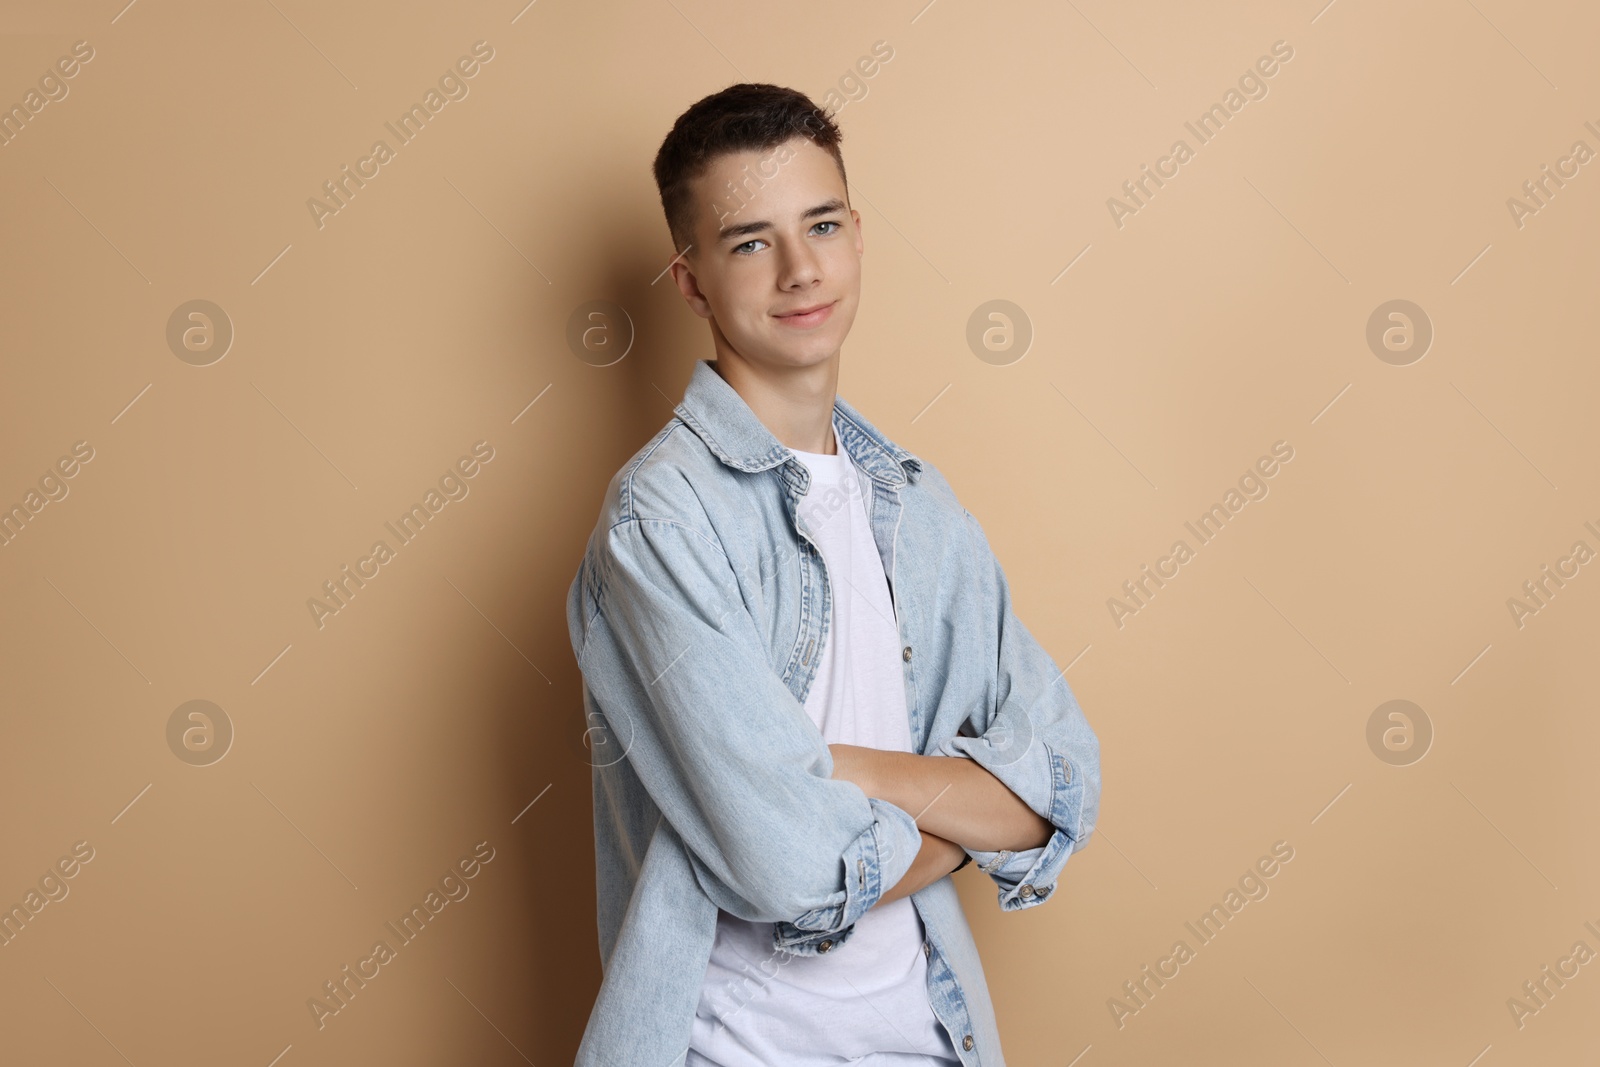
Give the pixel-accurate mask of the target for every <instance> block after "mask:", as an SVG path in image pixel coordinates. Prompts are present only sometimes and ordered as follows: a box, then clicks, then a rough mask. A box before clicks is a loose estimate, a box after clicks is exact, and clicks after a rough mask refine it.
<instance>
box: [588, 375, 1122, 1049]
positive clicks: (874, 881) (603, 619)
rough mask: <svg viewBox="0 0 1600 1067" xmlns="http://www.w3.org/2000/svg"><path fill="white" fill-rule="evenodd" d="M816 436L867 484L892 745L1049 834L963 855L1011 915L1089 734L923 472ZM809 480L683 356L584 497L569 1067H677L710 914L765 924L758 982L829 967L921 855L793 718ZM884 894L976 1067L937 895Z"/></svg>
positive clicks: (822, 632)
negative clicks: (654, 407)
mask: <svg viewBox="0 0 1600 1067" xmlns="http://www.w3.org/2000/svg"><path fill="white" fill-rule="evenodd" d="M833 425H834V429H835V431H836V433H837V435H838V441H839V446H840V447H841V448H843V449H844V450H845V451H847V452H848V453H849V455H850V457H851V459H852V460H854V461H855V463H856V464H857V465H858V466H859V467H861V469H862V470H864V471H865V472H866V474H867V475H868V476H869V477H870V478H871V483H872V492H871V497H870V500H868V501H867V506H868V514H869V515H870V517H871V524H872V533H873V537H874V539H875V540H876V541H877V544H878V551H879V553H880V555H881V556H882V558H883V567H884V573H885V574H886V575H887V576H888V577H889V584H890V592H891V596H892V599H893V603H894V612H895V617H896V621H897V623H898V626H899V630H900V638H901V644H902V645H903V653H902V659H903V661H904V667H905V684H906V706H907V708H908V709H909V712H910V716H911V740H912V745H913V749H914V751H916V752H919V753H922V754H924V755H930V756H931V755H942V756H949V757H954V758H970V759H973V760H976V761H977V762H978V763H980V764H982V765H983V766H984V767H985V768H987V769H988V770H989V771H991V772H992V773H993V774H994V775H995V776H996V777H997V778H999V779H1000V781H1001V782H1003V783H1005V785H1007V786H1008V787H1009V788H1010V789H1011V790H1012V791H1013V792H1015V793H1016V794H1017V795H1018V796H1019V797H1021V798H1022V800H1023V801H1024V802H1026V803H1027V805H1028V806H1029V807H1030V808H1032V809H1033V810H1034V811H1036V812H1038V813H1039V814H1040V815H1041V816H1043V817H1044V818H1045V819H1047V820H1049V822H1050V823H1051V824H1052V825H1053V826H1054V828H1055V831H1054V833H1053V834H1052V835H1051V837H1050V840H1049V841H1048V842H1046V843H1045V844H1044V845H1043V846H1041V847H1038V848H1032V849H1027V850H1025V851H1020V852H1010V851H999V852H986V851H979V850H969V851H970V853H971V855H972V857H973V861H974V865H975V866H978V867H979V868H980V869H981V870H983V871H984V872H985V873H986V874H987V875H988V877H989V878H991V879H993V881H994V884H995V885H996V886H997V887H998V890H999V892H998V898H999V903H1000V907H1001V908H1002V909H1004V910H1006V911H1015V910H1019V909H1022V908H1030V907H1036V906H1037V905H1039V904H1042V903H1044V902H1045V901H1046V900H1048V899H1050V898H1051V897H1052V896H1054V895H1055V888H1056V881H1057V879H1058V878H1059V877H1060V876H1061V871H1062V869H1063V868H1064V867H1065V865H1066V862H1067V857H1068V856H1070V855H1071V854H1072V853H1073V852H1075V851H1077V850H1078V849H1081V848H1083V846H1084V845H1085V844H1087V843H1088V840H1089V835H1090V833H1091V832H1092V831H1093V830H1094V825H1095V818H1096V814H1097V812H1098V810H1099V805H1100V749H1099V742H1098V740H1097V738H1096V737H1095V734H1094V731H1093V730H1092V729H1091V728H1090V727H1089V724H1088V723H1087V722H1086V721H1085V720H1084V717H1083V713H1082V711H1081V710H1079V708H1078V703H1077V701H1076V700H1075V699H1074V697H1073V695H1072V690H1071V689H1070V688H1069V687H1068V685H1067V681H1066V679H1065V677H1063V674H1062V671H1061V669H1060V668H1059V667H1058V666H1057V665H1056V663H1055V661H1054V660H1052V659H1051V657H1050V655H1049V653H1047V652H1046V651H1045V650H1044V648H1043V647H1041V646H1040V644H1039V643H1038V642H1037V641H1036V640H1035V639H1034V638H1033V636H1032V635H1031V634H1030V633H1029V632H1028V630H1027V628H1026V627H1024V626H1023V624H1022V623H1021V622H1020V621H1019V620H1018V619H1017V617H1016V615H1015V614H1014V613H1013V611H1012V604H1011V595H1010V591H1009V589H1008V587H1007V584H1006V578H1005V574H1004V572H1003V571H1002V570H1001V568H1000V564H999V562H998V561H997V560H996V559H995V556H994V553H993V552H992V551H991V549H990V547H989V542H988V539H987V538H986V537H985V536H984V533H983V529H982V527H981V526H980V525H979V524H978V520H977V519H975V518H973V517H972V515H971V514H970V513H969V512H967V511H966V509H965V508H963V507H962V506H961V504H960V502H959V501H958V500H957V499H956V496H955V493H954V492H953V491H952V490H951V488H950V484H949V483H948V482H947V481H945V479H944V476H943V475H941V474H940V473H939V471H938V470H937V469H936V468H935V467H934V466H933V465H932V464H929V463H927V462H925V461H924V460H921V459H918V458H917V457H916V456H914V455H912V454H911V453H910V452H908V451H906V450H905V449H903V448H901V447H900V446H899V445H896V444H895V443H894V442H893V441H890V440H889V439H888V438H887V437H885V436H884V435H883V434H881V433H880V432H878V430H877V429H875V428H874V427H873V426H872V425H871V424H870V423H868V422H867V420H866V419H865V418H863V417H862V416H861V413H860V412H858V411H856V409H855V408H854V407H852V406H851V405H850V404H848V403H846V402H845V401H844V399H843V398H842V397H836V398H835V400H834V408H833ZM809 481H810V474H809V472H808V471H807V470H806V468H805V466H804V465H803V464H802V463H800V462H799V460H797V459H796V458H795V456H794V454H793V453H792V452H790V451H789V450H788V449H787V448H785V447H784V446H783V444H781V443H780V442H779V441H778V439H777V438H776V437H774V436H773V435H772V433H771V431H769V430H768V429H767V428H766V426H765V425H763V424H762V422H761V421H760V419H758V418H757V417H756V415H755V413H754V412H752V411H751V410H750V407H749V405H747V404H746V403H745V402H744V399H743V398H742V397H740V396H739V394H738V393H737V392H736V391H735V390H734V389H733V387H732V386H731V385H729V384H728V383H727V382H726V381H724V380H723V379H722V377H721V376H720V375H719V374H718V373H717V372H716V371H715V370H714V369H713V368H712V364H711V363H710V362H708V361H705V360H701V361H698V362H697V363H696V364H695V367H694V372H693V374H692V375H691V377H690V380H689V385H688V388H687V389H686V390H685V392H684V397H683V402H682V403H681V404H679V405H678V406H677V408H676V409H675V416H674V418H673V419H672V420H671V421H669V422H668V423H667V425H666V426H665V427H663V428H662V430H661V431H660V432H659V433H657V434H656V435H655V436H654V437H653V438H651V439H650V441H649V442H647V443H646V444H645V445H644V446H643V447H642V448H640V449H639V451H638V452H637V453H635V454H634V456H633V457H632V458H631V459H630V460H629V461H628V462H627V463H626V464H625V465H624V466H623V467H622V469H621V470H619V471H618V472H617V473H616V475H615V476H614V477H613V478H612V479H611V482H610V484H609V485H608V486H607V487H606V492H605V498H604V501H603V503H602V505H601V508H600V518H599V521H598V522H597V523H596V525H595V528H594V532H593V533H592V534H591V536H590V538H589V541H588V545H587V547H586V550H585V553H584V557H583V562H582V564H581V565H580V567H579V569H578V574H577V577H576V578H575V579H574V580H573V583H572V587H571V589H570V591H569V593H568V597H567V626H568V630H569V633H570V636H571V638H572V647H573V651H574V652H575V653H576V655H577V659H578V665H579V668H580V669H581V671H582V673H583V703H584V713H585V724H586V727H587V730H588V733H587V740H588V743H589V746H590V762H591V763H592V764H593V766H594V772H593V784H594V836H595V887H596V891H597V895H598V918H599V929H600V959H601V964H602V968H603V972H604V978H603V980H602V982H601V986H600V993H599V996H598V997H597V998H596V1000H595V1003H594V1007H593V1010H592V1011H591V1013H590V1016H589V1021H588V1025H587V1027H586V1028H585V1030H584V1034H583V1042H582V1044H581V1046H580V1047H579V1050H578V1058H577V1067H673V1065H675V1064H682V1063H683V1061H684V1054H685V1052H686V1050H687V1047H688V1044H689V1035H690V1024H691V1022H692V1020H693V1018H694V1014H695V1010H696V1005H697V1003H698V1001H699V998H700V989H701V984H702V982H703V980H704V978H705V973H706V965H707V963H708V961H709V959H710V954H711V945H712V940H713V937H714V935H715V932H716V919H717V909H718V908H722V909H724V910H726V911H728V912H731V913H732V914H734V915H736V916H738V917H739V918H742V919H747V920H750V921H752V922H771V923H774V924H775V925H774V928H773V931H774V936H773V953H774V954H773V957H772V960H773V961H775V962H774V963H773V964H772V969H771V970H770V971H768V970H767V968H765V967H764V968H763V970H764V971H766V973H768V974H771V973H776V969H777V967H778V966H781V962H782V960H783V959H784V958H785V957H784V956H783V955H782V954H783V953H795V954H801V955H810V954H815V953H819V952H839V953H844V954H846V955H848V953H849V952H850V935H851V934H852V933H853V932H854V926H853V924H854V923H855V921H856V920H857V919H859V918H860V917H861V915H862V914H863V913H864V912H865V911H866V910H867V909H868V908H870V907H871V906H872V905H873V904H874V903H876V902H877V900H878V898H879V897H880V896H881V895H882V894H883V893H884V892H886V891H887V890H889V889H890V888H891V887H893V886H894V884H895V883H896V882H897V881H899V880H900V877H901V876H902V875H904V874H905V873H906V871H907V870H908V869H909V868H910V866H911V861H912V860H913V859H914V858H915V856H916V853H917V850H918V849H919V848H920V847H921V837H920V835H919V833H918V830H917V824H916V823H915V822H914V821H913V820H912V817H911V815H910V814H909V813H907V812H906V811H904V810H903V809H901V808H899V807H896V806H895V805H893V804H890V803H888V802H887V801H884V800H880V799H878V798H875V797H868V796H867V795H866V794H865V793H864V792H863V791H862V790H861V789H860V788H859V787H858V786H856V785H855V784H854V783H853V782H849V781H846V780H844V779H834V778H832V777H831V775H832V773H833V758H832V754H831V752H830V751H829V749H828V746H827V744H826V743H825V742H824V741H823V739H822V735H821V734H820V732H819V731H818V730H817V728H816V726H815V724H813V722H812V721H811V719H810V717H809V716H808V715H807V714H806V711H805V698H806V691H807V689H808V688H809V687H810V685H811V681H812V677H813V676H814V674H815V672H816V669H817V665H818V663H819V661H820V660H821V655H820V651H821V649H822V646H823V642H824V641H825V640H826V638H827V634H828V626H829V624H830V622H831V619H832V600H833V591H832V589H831V588H830V586H829V580H828V575H827V574H826V571H825V569H824V567H823V561H822V557H821V554H820V553H819V552H818V550H817V548H816V546H815V545H814V544H813V543H812V542H811V540H810V538H809V537H808V535H807V532H806V530H805V529H804V522H803V512H801V511H800V509H799V508H798V507H797V505H798V504H799V502H800V499H801V498H802V497H804V496H805V494H806V491H807V487H808V484H809ZM1064 558H1065V557H1064ZM911 899H912V901H914V902H915V905H916V908H917V912H918V914H920V915H921V917H922V921H923V924H924V927H925V929H926V931H927V940H926V941H925V943H924V945H923V952H924V953H925V954H926V956H927V959H928V997H929V1001H930V1002H931V1004H932V1005H933V1009H934V1012H935V1014H936V1015H937V1016H938V1017H939V1019H940V1021H941V1022H942V1023H943V1024H944V1026H945V1027H946V1028H947V1030H948V1031H949V1034H950V1037H951V1041H952V1043H953V1044H954V1046H955V1048H956V1052H957V1054H958V1055H959V1056H960V1057H961V1062H962V1063H963V1064H964V1065H966V1067H977V1065H979V1064H981V1065H983V1067H1002V1065H1003V1064H1004V1063H1005V1059H1004V1056H1003V1054H1002V1052H1001V1049H1000V1032H999V1029H998V1027H997V1026H996V1024H995V1016H994V1008H993V1005H992V1003H991V1001H990V999H989V989H988V985H987V982H986V981H985V978H984V973H983V966H982V964H981V963H980V961H979V959H978V950H977V947H976V945H975V944H974V943H973V939H972V931H971V929H970V928H969V927H968V925H967V920H966V916H965V914H964V913H963V912H962V908H961V901H960V898H959V896H958V895H957V893H956V889H955V884H954V882H953V881H952V880H951V878H950V877H948V876H946V877H944V878H941V879H939V880H938V881H937V882H934V883H933V884H932V885H929V886H927V887H926V888H924V889H921V890H919V891H918V892H916V893H914V894H913V895H912V897H911ZM752 980H753V981H755V982H760V981H762V980H764V978H763V975H760V974H753V975H752ZM759 1005H760V1001H759V998H758V997H757V998H755V999H753V1001H752V1004H751V1008H752V1010H759Z"/></svg>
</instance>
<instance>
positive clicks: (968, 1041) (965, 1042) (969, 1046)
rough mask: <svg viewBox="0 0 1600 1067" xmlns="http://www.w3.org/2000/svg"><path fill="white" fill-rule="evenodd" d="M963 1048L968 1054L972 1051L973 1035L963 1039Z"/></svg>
mask: <svg viewBox="0 0 1600 1067" xmlns="http://www.w3.org/2000/svg"><path fill="white" fill-rule="evenodd" d="M961 1047H962V1048H964V1049H966V1050H967V1051H968V1052H971V1051H972V1035H971V1034H968V1035H967V1036H966V1037H964V1038H962V1039H961Z"/></svg>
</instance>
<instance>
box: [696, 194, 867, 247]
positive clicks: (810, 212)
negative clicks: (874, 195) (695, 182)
mask: <svg viewBox="0 0 1600 1067" xmlns="http://www.w3.org/2000/svg"><path fill="white" fill-rule="evenodd" d="M849 206H850V205H849V204H846V203H845V202H844V201H843V200H840V199H839V198H838V197H834V198H833V199H832V200H826V201H824V202H822V203H820V204H818V205H817V206H816V207H814V208H808V209H807V210H806V211H805V212H804V213H803V214H801V216H800V221H801V222H804V221H805V220H806V219H812V218H816V217H817V216H818V215H829V214H832V213H833V212H835V211H844V210H846V209H847V208H849ZM770 229H772V223H771V222H768V221H766V220H765V219H763V220H761V221H759V222H741V223H736V224H735V225H732V226H724V227H723V228H722V229H720V230H718V231H717V243H718V244H721V243H722V242H724V241H726V240H727V239H728V238H730V237H744V236H747V235H748V234H752V233H760V232H761V231H762V230H770Z"/></svg>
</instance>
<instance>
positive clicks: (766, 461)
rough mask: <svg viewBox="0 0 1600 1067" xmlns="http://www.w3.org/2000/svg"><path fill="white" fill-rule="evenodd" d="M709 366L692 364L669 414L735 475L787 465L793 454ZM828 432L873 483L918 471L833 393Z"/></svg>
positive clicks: (918, 465) (915, 462)
mask: <svg viewBox="0 0 1600 1067" xmlns="http://www.w3.org/2000/svg"><path fill="white" fill-rule="evenodd" d="M711 363H712V361H711V360H707V359H700V360H696V361H695V364H694V371H693V372H692V373H691V374H690V375H689V385H688V387H687V388H685V389H684V391H683V402H682V403H680V404H679V405H678V406H677V407H676V408H674V409H673V410H674V411H675V412H676V413H677V415H678V417H679V418H680V419H682V420H683V421H684V423H685V424H686V425H688V427H689V428H690V429H691V430H693V431H694V432H695V433H696V434H697V435H698V436H699V437H700V439H701V440H702V441H704V442H705V444H706V447H707V448H709V449H710V450H711V453H712V454H713V455H715V456H716V457H717V458H718V459H719V460H721V461H722V462H723V463H725V464H727V465H728V466H730V467H733V468H734V469H736V470H741V471H745V472H748V473H755V472H756V471H764V470H770V469H771V468H773V467H777V466H780V465H781V464H783V463H785V462H786V461H788V460H790V459H791V458H792V457H793V455H794V453H792V452H791V451H790V450H789V449H788V448H786V447H785V446H784V444H783V442H781V441H779V440H778V439H777V438H776V437H774V436H773V435H772V431H771V430H769V429H767V427H766V424H765V423H763V422H762V421H761V420H760V419H759V418H757V417H756V413H755V412H753V411H751V410H750V405H749V404H747V403H745V400H744V397H742V396H740V395H739V393H738V391H737V390H735V389H734V388H733V386H731V385H729V384H728V383H727V382H726V381H725V380H724V379H723V377H722V375H720V374H718V373H717V372H716V370H715V369H714V368H713V367H712V366H711ZM833 429H834V432H835V433H836V434H838V438H839V446H840V447H841V448H843V449H844V450H845V451H846V452H847V453H849V455H850V458H851V459H852V460H853V461H855V464H856V466H858V467H860V468H861V469H862V470H864V471H866V472H867V474H868V475H869V476H870V477H872V478H874V479H876V480H878V481H882V482H886V483H888V484H890V485H900V484H902V483H904V482H905V481H906V477H907V474H908V473H915V472H919V471H921V470H922V461H921V460H919V459H918V458H917V457H916V456H914V455H912V454H911V453H910V452H907V451H906V450H905V449H903V448H901V447H900V446H899V445H897V444H895V443H894V442H893V441H891V440H889V439H888V438H887V437H885V436H884V435H883V434H882V433H880V432H879V431H878V429H877V427H875V426H873V425H872V424H871V423H870V422H868V421H867V420H866V418H865V417H863V416H862V414H861V412H859V411H857V410H856V409H855V408H854V407H852V406H851V405H850V404H849V403H847V402H846V401H845V399H844V397H842V396H839V395H838V394H837V393H835V394H834V398H833Z"/></svg>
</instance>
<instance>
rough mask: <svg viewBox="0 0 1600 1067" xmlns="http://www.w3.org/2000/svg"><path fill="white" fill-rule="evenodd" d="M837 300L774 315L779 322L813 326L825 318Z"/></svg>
mask: <svg viewBox="0 0 1600 1067" xmlns="http://www.w3.org/2000/svg"><path fill="white" fill-rule="evenodd" d="M837 303H838V301H837V300H830V301H828V302H827V303H826V304H813V305H811V306H810V307H806V308H800V309H798V310H796V311H788V312H784V313H782V314H779V315H777V316H776V318H777V319H778V320H779V321H780V322H784V323H786V324H789V325H792V326H815V325H817V324H818V323H820V322H822V321H823V320H824V319H826V318H827V317H828V315H829V313H830V312H831V310H832V308H833V306H834V305H835V304H837Z"/></svg>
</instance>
